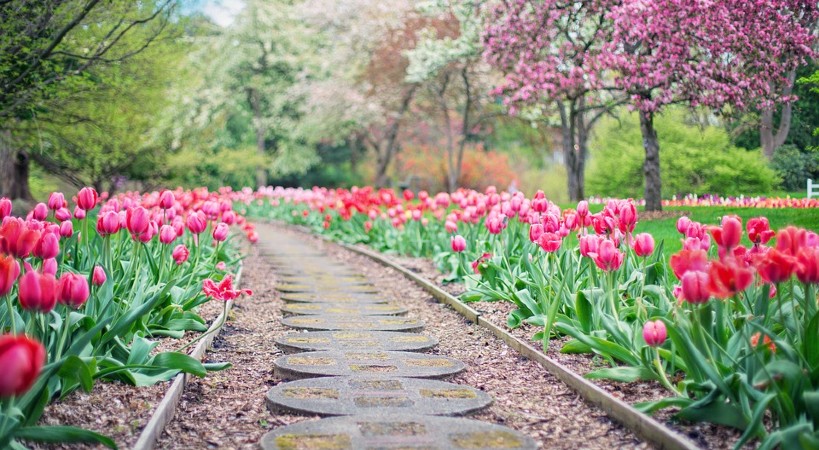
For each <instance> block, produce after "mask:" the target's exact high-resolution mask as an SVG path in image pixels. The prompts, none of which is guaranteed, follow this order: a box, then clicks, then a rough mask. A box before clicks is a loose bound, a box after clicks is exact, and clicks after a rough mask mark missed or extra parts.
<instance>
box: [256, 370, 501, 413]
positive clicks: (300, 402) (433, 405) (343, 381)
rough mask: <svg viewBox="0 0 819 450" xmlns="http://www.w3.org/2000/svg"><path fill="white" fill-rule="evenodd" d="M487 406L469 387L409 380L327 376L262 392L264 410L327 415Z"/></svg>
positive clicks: (488, 400)
mask: <svg viewBox="0 0 819 450" xmlns="http://www.w3.org/2000/svg"><path fill="white" fill-rule="evenodd" d="M490 403H492V398H491V397H490V396H489V395H487V394H486V393H484V392H482V391H479V390H477V389H475V388H472V387H469V386H463V385H458V384H454V383H447V382H444V381H435V380H424V379H414V378H383V377H326V378H310V379H307V380H298V381H291V382H289V383H282V384H279V385H278V386H276V387H274V388H273V389H270V390H269V391H268V392H267V408H268V409H269V410H270V411H271V412H273V413H274V414H275V413H277V412H280V411H286V412H288V411H289V412H292V411H295V412H297V413H306V414H320V415H327V416H347V415H354V414H372V413H378V414H384V415H392V414H407V413H411V414H423V415H445V416H449V415H462V414H468V413H470V412H474V411H477V410H479V409H482V408H485V407H487V406H489V404H490Z"/></svg>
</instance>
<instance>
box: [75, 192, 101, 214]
mask: <svg viewBox="0 0 819 450" xmlns="http://www.w3.org/2000/svg"><path fill="white" fill-rule="evenodd" d="M98 199H99V194H97V191H96V189H94V188H92V187H84V188H82V189H80V192H79V193H77V206H78V207H79V208H80V209H82V210H84V211H89V210H92V209H94V208H96V206H97V200H98Z"/></svg>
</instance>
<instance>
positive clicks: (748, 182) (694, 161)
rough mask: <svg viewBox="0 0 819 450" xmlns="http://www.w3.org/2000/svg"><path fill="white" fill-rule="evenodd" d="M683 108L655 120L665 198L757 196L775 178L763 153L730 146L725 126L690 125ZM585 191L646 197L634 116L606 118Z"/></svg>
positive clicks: (594, 148)
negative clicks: (711, 195)
mask: <svg viewBox="0 0 819 450" xmlns="http://www.w3.org/2000/svg"><path fill="white" fill-rule="evenodd" d="M687 117H688V115H687V113H686V111H685V110H682V109H676V110H669V111H668V112H667V113H665V114H663V115H660V116H657V117H656V119H655V125H656V128H657V135H658V136H659V139H660V170H661V175H662V181H663V196H664V197H666V198H667V197H671V196H672V195H675V194H678V195H679V194H688V193H694V194H719V195H738V194H758V193H764V192H767V191H770V190H771V189H772V188H773V187H774V186H775V184H776V182H777V181H778V180H777V176H776V174H775V172H774V171H773V170H772V169H770V168H769V167H768V166H767V164H766V162H765V159H764V157H763V156H762V154H761V152H759V151H747V150H744V149H741V148H738V147H735V146H733V145H732V144H731V142H730V139H729V137H728V134H727V133H726V132H725V131H724V130H723V129H721V128H718V127H712V126H706V127H704V128H703V127H700V126H697V125H693V124H690V123H688V121H687ZM590 149H591V158H590V167H589V171H588V174H587V180H588V186H587V192H588V193H589V194H593V195H603V196H612V197H642V196H643V187H644V183H643V161H644V159H645V152H644V150H643V146H642V139H641V136H640V127H639V124H638V121H637V116H636V114H634V113H627V114H622V115H621V116H620V120H619V121H616V120H606V121H604V122H603V123H602V124H601V125H600V126H599V128H598V129H597V133H596V135H595V137H594V138H593V140H592V142H591V145H590Z"/></svg>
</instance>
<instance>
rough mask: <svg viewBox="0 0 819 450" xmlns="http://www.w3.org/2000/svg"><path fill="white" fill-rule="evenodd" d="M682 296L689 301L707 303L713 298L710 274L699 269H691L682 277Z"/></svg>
mask: <svg viewBox="0 0 819 450" xmlns="http://www.w3.org/2000/svg"><path fill="white" fill-rule="evenodd" d="M680 283H681V284H682V297H683V299H685V300H686V301H687V302H689V303H705V302H707V301H708V299H709V298H711V294H710V293H709V292H708V274H707V273H705V272H701V271H699V270H689V271H688V272H685V273H684V274H683V275H682V278H681V279H680Z"/></svg>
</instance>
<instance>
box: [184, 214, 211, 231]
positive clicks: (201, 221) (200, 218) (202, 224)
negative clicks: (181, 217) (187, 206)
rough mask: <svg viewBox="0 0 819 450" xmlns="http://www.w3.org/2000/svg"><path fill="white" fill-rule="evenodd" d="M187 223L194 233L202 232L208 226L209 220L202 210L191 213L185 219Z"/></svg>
mask: <svg viewBox="0 0 819 450" xmlns="http://www.w3.org/2000/svg"><path fill="white" fill-rule="evenodd" d="M185 225H186V226H187V227H188V230H190V232H191V233H193V234H201V233H202V232H203V231H205V228H207V227H208V222H207V220H206V219H205V215H204V214H203V213H202V212H198V213H193V214H190V215H189V216H188V218H187V220H186V221H185Z"/></svg>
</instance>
